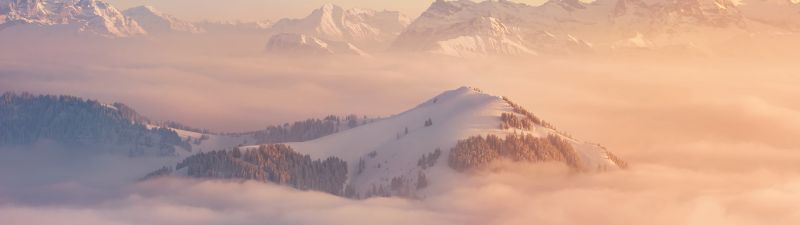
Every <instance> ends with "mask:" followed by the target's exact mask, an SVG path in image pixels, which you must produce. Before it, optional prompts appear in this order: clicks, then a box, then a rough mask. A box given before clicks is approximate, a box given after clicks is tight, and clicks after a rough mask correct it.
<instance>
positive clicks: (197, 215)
mask: <svg viewBox="0 0 800 225" xmlns="http://www.w3.org/2000/svg"><path fill="white" fill-rule="evenodd" d="M498 169H501V171H503V172H494V173H487V174H481V175H480V176H474V177H472V178H468V179H464V180H459V181H445V182H443V183H439V185H447V187H448V190H447V191H444V192H442V193H440V194H438V195H435V196H430V197H429V198H427V199H425V200H422V201H416V200H404V199H395V198H390V199H369V200H363V201H356V200H349V199H342V198H338V197H334V196H330V195H326V194H321V193H314V192H301V191H296V190H291V189H288V188H285V187H279V186H275V185H270V184H263V183H256V182H223V181H198V180H182V179H173V178H169V179H161V180H155V181H151V182H147V183H141V184H138V185H137V186H136V187H135V188H133V190H132V191H131V192H130V193H129V194H128V195H127V196H126V197H124V198H119V199H112V200H109V201H105V202H102V203H98V204H96V205H90V206H63V205H56V206H38V207H37V206H14V205H6V206H2V207H0V222H2V223H3V224H8V225H25V224H59V223H62V222H63V221H70V223H73V224H90V225H91V224H153V225H159V224H164V225H167V224H171V225H174V224H431V225H434V224H436V225H443V224H476V225H477V224H507V225H511V224H520V225H522V224H654V225H659V224H664V225H667V224H742V225H744V224H753V225H755V224H796V223H797V221H800V209H797V207H795V206H796V205H797V204H798V203H800V191H798V190H800V189H798V188H800V179H797V177H798V176H797V175H798V174H777V173H774V172H770V171H758V172H747V173H726V172H709V173H701V172H697V171H691V170H683V169H676V168H669V167H664V166H660V165H639V166H638V167H637V168H635V169H633V170H630V171H621V172H612V173H604V174H570V173H567V172H566V170H565V169H564V168H562V167H559V166H556V165H537V166H520V165H500V166H498ZM451 185H452V186H451ZM436 188H437V187H433V189H436ZM37 215H47V216H37Z"/></svg>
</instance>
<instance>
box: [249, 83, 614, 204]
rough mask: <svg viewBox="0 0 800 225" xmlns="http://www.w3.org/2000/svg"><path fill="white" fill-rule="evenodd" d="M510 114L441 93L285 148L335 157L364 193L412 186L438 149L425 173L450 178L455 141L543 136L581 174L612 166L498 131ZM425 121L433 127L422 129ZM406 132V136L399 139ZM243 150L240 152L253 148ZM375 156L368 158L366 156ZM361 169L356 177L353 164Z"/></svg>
mask: <svg viewBox="0 0 800 225" xmlns="http://www.w3.org/2000/svg"><path fill="white" fill-rule="evenodd" d="M504 112H505V113H511V112H513V108H512V107H511V106H510V105H509V104H508V103H507V102H506V101H505V100H503V99H502V98H501V97H499V96H493V95H489V94H485V93H482V92H480V91H477V90H476V89H473V88H469V87H462V88H459V89H456V90H451V91H447V92H444V93H442V94H441V95H439V96H436V97H435V98H433V99H431V100H429V101H426V102H425V103H423V104H421V105H419V106H417V107H415V108H413V109H411V110H408V111H406V112H403V113H400V114H398V115H395V116H392V117H389V118H386V119H383V120H380V121H377V122H374V123H370V124H367V125H364V126H360V127H357V128H353V129H350V130H346V131H343V132H339V133H336V134H332V135H329V136H326V137H322V138H320V139H316V140H312V141H307V142H301V143H289V145H291V146H292V147H293V148H294V149H295V150H296V151H297V152H299V153H303V154H309V155H311V157H312V158H316V159H324V158H327V157H338V158H341V159H343V160H345V161H346V162H347V163H348V166H349V168H348V172H349V176H348V177H349V184H351V185H352V186H353V187H354V188H355V189H356V191H357V192H359V193H364V192H366V191H368V190H369V189H370V188H372V187H373V186H381V185H382V186H385V187H388V185H389V183H390V182H391V179H392V178H396V177H401V176H402V177H405V178H410V179H412V180H414V179H416V178H417V175H418V173H420V172H421V171H422V168H420V167H419V166H418V165H417V162H418V160H419V159H420V158H421V157H422V156H423V155H425V154H428V153H432V152H434V150H435V149H441V150H442V155H441V157H440V158H439V159H438V161H437V163H436V165H435V167H434V168H432V169H428V170H435V171H437V172H436V173H429V174H428V175H429V177H428V179H429V180H434V182H435V180H436V179H437V178H436V177H430V176H431V174H435V176H442V175H443V174H444V175H446V174H449V173H454V172H455V171H454V170H451V169H450V168H449V167H448V165H447V157H448V155H449V151H450V149H451V148H452V147H454V146H455V144H456V143H457V142H458V141H459V140H464V139H467V138H469V137H473V136H478V135H482V136H485V135H489V134H495V135H498V136H501V137H505V135H508V134H512V133H515V132H516V133H530V134H532V135H534V136H537V137H545V136H547V135H549V134H555V135H559V136H562V138H564V139H566V140H569V142H571V143H572V144H573V147H575V149H576V150H577V151H579V152H580V156H581V159H582V161H583V162H584V163H585V165H584V166H585V168H598V169H610V168H618V166H617V165H616V164H615V163H614V162H613V161H611V160H610V159H609V157H608V155H607V151H606V150H605V149H604V148H602V147H600V146H598V145H594V144H590V143H587V142H583V141H579V140H576V139H573V138H570V137H566V136H563V135H561V134H560V132H558V131H556V130H553V129H550V128H545V127H541V126H537V127H535V128H534V129H533V130H532V131H522V130H503V129H500V124H501V121H500V115H501V114H502V113H504ZM428 119H431V120H432V121H433V125H432V126H429V127H426V126H425V121H426V120H428ZM406 128H407V129H408V134H406V133H405V130H406ZM255 147H256V146H247V147H244V148H255ZM373 152H374V153H375V154H374V157H371V156H370V155H371V154H370V153H373ZM362 159H363V160H364V161H365V163H366V169H365V170H364V171H363V173H361V174H357V170H358V168H357V167H358V163H359V160H362Z"/></svg>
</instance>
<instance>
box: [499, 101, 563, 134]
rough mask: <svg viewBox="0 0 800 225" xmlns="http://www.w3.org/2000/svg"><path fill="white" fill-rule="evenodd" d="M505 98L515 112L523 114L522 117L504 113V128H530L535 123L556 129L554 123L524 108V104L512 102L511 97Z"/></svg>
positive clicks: (502, 117)
mask: <svg viewBox="0 0 800 225" xmlns="http://www.w3.org/2000/svg"><path fill="white" fill-rule="evenodd" d="M503 100H504V101H505V102H506V103H508V105H510V106H511V108H512V109H513V111H514V113H517V114H520V115H522V116H521V117H517V115H514V114H510V113H503V115H502V116H501V119H502V120H503V125H502V126H503V127H502V128H503V129H509V128H511V127H513V128H518V129H524V130H530V129H531V128H533V126H532V125H533V124H535V125H539V126H543V127H547V128H550V129H554V130H555V129H556V128H555V127H554V126H553V125H551V124H550V123H548V122H547V121H544V120H542V119H539V117H537V116H536V115H534V114H533V113H531V112H529V111H528V110H526V109H525V108H522V106H520V105H517V104H516V103H514V102H512V101H511V99H508V98H506V97H503Z"/></svg>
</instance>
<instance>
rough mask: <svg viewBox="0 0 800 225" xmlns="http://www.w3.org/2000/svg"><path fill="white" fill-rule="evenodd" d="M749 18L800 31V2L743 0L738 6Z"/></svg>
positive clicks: (788, 0) (790, 0) (789, 0)
mask: <svg viewBox="0 0 800 225" xmlns="http://www.w3.org/2000/svg"><path fill="white" fill-rule="evenodd" d="M738 7H739V8H740V9H741V11H742V14H744V15H745V16H746V17H747V18H749V19H751V20H754V21H757V22H761V23H764V24H768V25H772V26H776V27H779V28H784V29H787V30H792V31H800V4H798V3H797V2H795V1H792V0H743V1H741V5H739V6H738Z"/></svg>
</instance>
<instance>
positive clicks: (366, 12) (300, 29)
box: [271, 4, 410, 49]
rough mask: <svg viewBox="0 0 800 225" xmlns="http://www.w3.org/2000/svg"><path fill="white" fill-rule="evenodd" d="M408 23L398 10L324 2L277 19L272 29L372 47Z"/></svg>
mask: <svg viewBox="0 0 800 225" xmlns="http://www.w3.org/2000/svg"><path fill="white" fill-rule="evenodd" d="M409 23H410V19H408V18H407V17H406V16H405V15H403V14H401V13H399V12H396V11H376V10H371V9H361V8H354V9H347V10H345V9H343V8H342V7H339V6H337V5H333V4H325V5H324V6H322V7H321V8H318V9H316V10H314V11H313V12H312V13H311V14H310V15H308V16H306V17H304V18H300V19H282V20H280V21H278V22H276V23H275V24H274V25H273V26H272V28H271V32H272V33H274V34H278V33H296V34H304V35H310V36H314V37H317V38H320V39H324V40H328V41H338V42H350V43H353V44H355V45H357V46H359V47H360V48H369V49H373V48H384V47H386V46H388V45H389V44H390V43H391V42H392V41H393V40H394V38H395V37H397V35H399V34H400V33H401V32H403V30H404V29H405V28H406V26H408V24H409Z"/></svg>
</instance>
